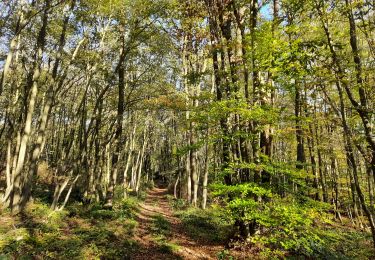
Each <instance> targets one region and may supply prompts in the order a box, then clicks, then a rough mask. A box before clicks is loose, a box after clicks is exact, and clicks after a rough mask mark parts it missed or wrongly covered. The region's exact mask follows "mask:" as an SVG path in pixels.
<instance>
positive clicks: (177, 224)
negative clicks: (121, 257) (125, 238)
mask: <svg viewBox="0 0 375 260" xmlns="http://www.w3.org/2000/svg"><path fill="white" fill-rule="evenodd" d="M166 195H167V190H166V189H161V188H154V189H153V190H150V191H149V192H148V196H147V198H146V200H145V201H144V203H142V204H141V208H140V212H139V213H138V215H137V218H136V220H137V221H138V223H139V225H138V227H137V228H136V230H135V239H136V240H137V241H138V243H139V244H140V248H139V250H137V252H136V253H134V255H133V256H132V257H131V259H139V260H144V259H160V260H164V259H217V256H216V255H217V252H220V251H221V250H223V249H224V247H223V246H220V245H213V244H209V243H205V242H204V241H197V240H196V239H194V238H192V237H190V236H188V235H187V234H186V232H185V231H184V228H183V225H182V223H181V221H180V220H179V219H178V218H176V217H175V216H173V213H172V209H171V208H170V205H169V203H168V200H167V197H166ZM158 215H161V216H163V217H164V218H165V220H167V221H168V222H169V224H170V236H169V237H168V238H167V240H168V242H169V243H173V244H174V245H177V246H178V247H177V250H175V251H173V252H168V251H165V250H162V249H161V248H160V245H158V243H157V242H156V241H155V233H153V230H152V227H153V221H154V217H155V216H158Z"/></svg>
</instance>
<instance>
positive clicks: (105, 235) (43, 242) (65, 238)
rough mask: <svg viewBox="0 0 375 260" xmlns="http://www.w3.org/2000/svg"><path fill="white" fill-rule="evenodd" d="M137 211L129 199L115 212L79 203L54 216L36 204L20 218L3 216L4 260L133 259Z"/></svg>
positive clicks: (0, 236) (0, 256)
mask: <svg viewBox="0 0 375 260" xmlns="http://www.w3.org/2000/svg"><path fill="white" fill-rule="evenodd" d="M137 205H138V200H137V199H136V198H133V197H130V198H128V199H123V200H117V201H116V202H115V203H114V207H113V210H106V209H104V208H103V207H102V206H101V205H100V204H93V205H90V206H84V205H82V204H79V203H74V204H72V205H69V206H68V207H67V208H66V209H65V210H63V211H53V210H51V209H50V208H49V206H48V205H47V204H45V203H44V202H42V201H38V200H36V201H34V202H33V203H30V204H29V205H28V207H27V208H26V210H25V212H24V214H22V215H20V216H17V217H14V216H11V214H10V213H9V212H7V211H5V212H1V215H0V222H1V223H0V227H1V228H0V252H1V253H0V259H34V258H37V259H69V258H72V259H119V258H121V259H129V257H130V254H131V253H132V252H134V250H137V248H138V245H137V243H136V242H135V241H134V240H133V232H134V229H135V227H136V226H137V222H136V221H135V219H134V217H135V213H136V210H137V208H138V206H137Z"/></svg>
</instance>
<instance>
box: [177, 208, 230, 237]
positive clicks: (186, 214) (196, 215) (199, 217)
mask: <svg viewBox="0 0 375 260" xmlns="http://www.w3.org/2000/svg"><path fill="white" fill-rule="evenodd" d="M176 216H178V217H179V218H180V219H181V221H182V223H183V225H184V227H185V229H186V231H187V233H188V235H189V236H191V237H192V238H194V239H198V240H201V241H209V242H225V241H226V239H227V238H228V237H229V234H230V232H231V230H232V225H233V221H232V219H230V218H229V217H228V215H227V214H226V212H223V211H221V210H220V209H219V208H217V207H211V208H209V209H207V210H201V209H196V208H189V209H185V210H181V211H177V212H176Z"/></svg>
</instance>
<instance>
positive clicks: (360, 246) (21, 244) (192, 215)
mask: <svg viewBox="0 0 375 260" xmlns="http://www.w3.org/2000/svg"><path fill="white" fill-rule="evenodd" d="M44 190H45V189H44V188H43V189H41V190H40V191H39V193H38V196H35V198H34V200H33V202H32V203H29V205H28V206H27V208H26V209H25V211H24V213H23V214H20V215H17V216H13V215H12V214H11V213H10V212H9V210H1V209H0V260H3V259H98V260H100V259H135V260H141V259H142V260H143V259H145V260H152V259H155V260H156V259H158V260H159V259H160V260H168V259H188V260H190V259H192V260H194V259H219V260H224V259H225V260H226V259H228V260H229V259H270V257H269V255H268V256H267V255H265V254H263V252H270V250H268V251H266V250H267V248H264V247H263V248H262V247H259V246H257V245H254V244H253V245H246V244H245V245H244V244H241V243H235V242H233V241H232V240H230V239H229V238H230V237H233V233H232V232H233V222H231V221H230V218H229V217H228V216H227V213H226V211H224V210H222V209H221V208H220V206H219V205H216V204H214V203H213V205H211V207H209V208H208V209H206V210H202V209H199V208H194V207H191V206H189V205H188V204H186V202H185V201H184V200H182V199H174V198H173V196H171V195H169V194H168V192H167V189H164V188H160V187H154V188H152V189H149V190H147V191H146V190H142V191H140V192H139V193H138V194H135V193H134V192H130V195H129V196H128V198H122V197H120V196H119V197H118V198H117V199H116V200H115V203H114V206H113V209H106V208H104V207H103V205H102V204H100V203H92V204H89V205H84V204H83V203H81V202H79V201H75V200H73V198H72V202H71V203H70V204H69V205H67V207H66V208H65V209H64V210H61V211H53V210H52V209H50V206H49V205H50V197H48V196H46V195H48V194H49V192H46V193H43V191H44ZM46 191H48V190H47V189H46ZM119 193H121V192H119ZM316 231H317V232H320V233H318V234H321V239H322V240H324V244H323V245H324V248H321V249H320V251H319V255H318V256H320V257H315V258H314V257H312V258H311V259H340V260H342V259H348V260H349V259H375V258H374V255H375V253H374V250H373V249H372V246H371V245H372V244H371V237H370V234H369V233H368V232H363V231H361V230H358V229H354V228H353V227H351V226H350V223H346V224H345V225H344V226H343V225H340V224H339V223H336V222H332V223H331V224H329V225H328V224H326V225H318V226H317V227H316ZM228 241H229V246H230V249H228V248H226V247H225V245H227V244H228ZM262 250H263V251H262ZM287 256H288V255H287ZM295 256H296V255H293V254H290V255H289V257H291V259H306V258H304V257H303V256H301V258H298V257H297V258H296V257H295ZM280 258H283V257H280Z"/></svg>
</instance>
